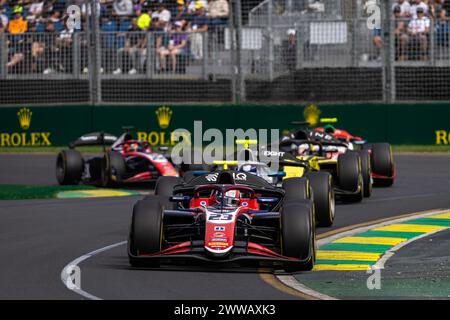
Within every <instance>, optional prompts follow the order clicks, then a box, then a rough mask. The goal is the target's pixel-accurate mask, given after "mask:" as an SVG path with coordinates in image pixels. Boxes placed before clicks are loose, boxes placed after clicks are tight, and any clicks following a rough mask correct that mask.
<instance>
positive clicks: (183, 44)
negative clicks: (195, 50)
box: [159, 21, 188, 73]
mask: <svg viewBox="0 0 450 320" xmlns="http://www.w3.org/2000/svg"><path fill="white" fill-rule="evenodd" d="M187 43H188V35H187V33H186V32H184V31H183V22H181V21H176V22H175V31H174V32H173V33H172V34H171V36H170V41H169V46H168V47H167V49H166V48H164V49H163V50H161V51H160V52H159V57H160V66H161V71H162V72H164V71H165V67H166V57H167V56H170V58H171V60H172V72H174V73H175V72H176V70H177V60H178V56H185V55H186V54H187Z"/></svg>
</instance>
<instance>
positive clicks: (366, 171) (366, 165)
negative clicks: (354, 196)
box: [357, 150, 372, 198]
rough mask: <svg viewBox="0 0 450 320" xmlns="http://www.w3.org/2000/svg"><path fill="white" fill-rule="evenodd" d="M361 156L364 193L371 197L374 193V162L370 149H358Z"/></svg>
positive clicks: (365, 195)
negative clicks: (371, 158)
mask: <svg viewBox="0 0 450 320" xmlns="http://www.w3.org/2000/svg"><path fill="white" fill-rule="evenodd" d="M357 153H358V154H359V157H360V158H361V175H362V179H363V195H364V197H366V198H369V197H370V196H371V195H372V164H371V163H370V162H371V161H370V153H369V151H368V150H359V151H357Z"/></svg>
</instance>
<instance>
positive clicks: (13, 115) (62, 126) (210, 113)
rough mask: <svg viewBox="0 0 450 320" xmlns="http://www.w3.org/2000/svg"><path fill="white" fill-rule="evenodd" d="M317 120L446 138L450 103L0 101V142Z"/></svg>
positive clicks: (54, 142)
mask: <svg viewBox="0 0 450 320" xmlns="http://www.w3.org/2000/svg"><path fill="white" fill-rule="evenodd" d="M322 118H337V120H338V122H337V123H336V124H335V126H336V127H338V128H342V129H346V130H348V131H350V133H352V134H354V135H358V136H361V137H363V138H365V139H366V140H368V141H370V142H380V141H387V142H390V143H392V144H417V145H449V144H450V104H399V105H386V104H352V105H320V104H309V105H272V106H271V105H267V106H261V105H241V106H236V105H217V106H193V105H170V104H167V105H148V106H145V105H127V106H123V105H122V106H89V105H84V106H81V105H80V106H26V105H24V106H19V107H0V147H25V146H26V147H29V146H33V147H46V146H63V145H67V144H68V143H69V142H71V141H73V140H75V139H76V138H77V137H79V136H81V135H82V134H85V133H88V132H93V131H105V132H109V133H113V134H120V133H121V132H122V129H121V127H122V126H133V127H134V128H135V130H134V133H135V135H136V137H137V138H138V139H142V140H147V141H149V142H150V143H151V144H152V145H172V144H174V141H173V136H172V132H173V131H174V130H175V129H179V128H184V129H186V130H188V131H190V132H193V128H194V121H201V129H202V132H205V131H206V130H207V129H209V128H217V129H219V130H221V131H223V132H224V131H225V130H226V129H238V128H241V129H243V130H244V131H245V130H247V129H251V128H252V129H256V130H258V129H280V130H281V132H280V133H282V132H283V131H286V130H289V129H293V128H295V125H292V124H291V122H292V121H304V120H307V121H309V122H310V123H315V124H317V125H320V119H322ZM198 124H199V123H198V122H197V125H198Z"/></svg>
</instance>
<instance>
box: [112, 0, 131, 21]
mask: <svg viewBox="0 0 450 320" xmlns="http://www.w3.org/2000/svg"><path fill="white" fill-rule="evenodd" d="M113 9H114V15H116V16H119V17H124V16H131V15H132V14H133V2H132V1H131V0H114V3H113Z"/></svg>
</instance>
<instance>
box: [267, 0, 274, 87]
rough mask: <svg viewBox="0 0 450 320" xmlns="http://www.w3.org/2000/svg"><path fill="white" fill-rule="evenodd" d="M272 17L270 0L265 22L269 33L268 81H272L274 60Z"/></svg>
mask: <svg viewBox="0 0 450 320" xmlns="http://www.w3.org/2000/svg"><path fill="white" fill-rule="evenodd" d="M272 17H273V3H272V0H270V1H269V3H268V24H267V33H268V35H269V81H270V82H272V81H273V79H274V70H273V64H274V60H275V54H274V43H273V28H272V25H273V21H272Z"/></svg>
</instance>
